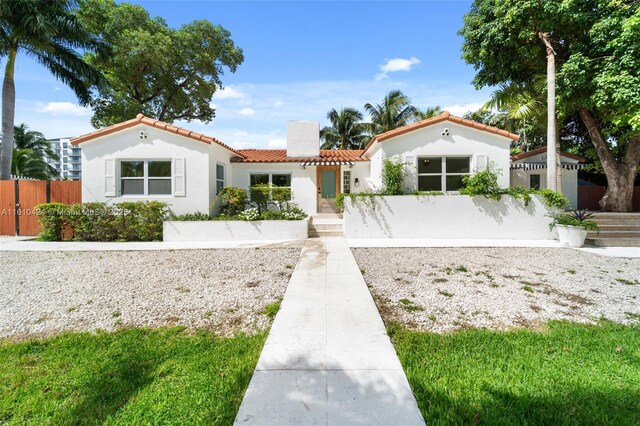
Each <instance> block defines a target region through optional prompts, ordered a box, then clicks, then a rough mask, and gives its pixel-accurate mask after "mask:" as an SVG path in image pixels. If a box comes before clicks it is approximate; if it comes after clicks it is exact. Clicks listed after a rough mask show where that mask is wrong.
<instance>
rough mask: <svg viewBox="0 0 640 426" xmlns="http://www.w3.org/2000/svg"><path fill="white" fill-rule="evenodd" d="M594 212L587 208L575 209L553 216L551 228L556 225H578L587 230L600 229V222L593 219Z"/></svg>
mask: <svg viewBox="0 0 640 426" xmlns="http://www.w3.org/2000/svg"><path fill="white" fill-rule="evenodd" d="M592 216H593V213H589V212H588V211H587V210H573V211H572V212H570V213H562V214H559V215H557V216H554V217H553V222H551V223H550V224H549V228H550V229H553V228H554V227H555V226H556V225H566V226H577V227H579V228H582V229H584V230H585V231H598V230H599V227H598V223H597V222H596V221H595V220H593V219H591V217H592Z"/></svg>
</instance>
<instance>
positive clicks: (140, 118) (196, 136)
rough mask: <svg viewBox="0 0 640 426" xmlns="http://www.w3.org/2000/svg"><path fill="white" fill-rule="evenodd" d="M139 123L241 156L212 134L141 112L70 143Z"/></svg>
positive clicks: (82, 141) (73, 139) (83, 140)
mask: <svg viewBox="0 0 640 426" xmlns="http://www.w3.org/2000/svg"><path fill="white" fill-rule="evenodd" d="M139 124H144V125H147V126H150V127H153V128H156V129H160V130H164V131H166V132H170V133H175V134H177V135H180V136H184V137H186V138H189V139H193V140H196V141H198V142H203V143H206V144H207V145H211V144H212V143H215V144H217V145H220V146H221V147H223V148H225V149H227V150H229V151H231V152H233V153H234V154H236V155H238V156H240V157H242V156H243V155H242V154H241V153H240V152H239V151H237V150H235V149H233V148H231V147H230V146H228V145H226V144H224V143H222V142H221V141H219V140H218V139H216V138H214V137H212V136H207V135H204V134H202V133H198V132H194V131H192V130H187V129H184V128H182V127H178V126H174V125H173V124H169V123H165V122H162V121H160V120H155V119H153V118H149V117H146V116H145V115H143V114H138V115H137V116H136V118H133V119H131V120H127V121H123V122H122V123H118V124H114V125H113V126H109V127H105V128H104V129H100V130H96V131H95V132H91V133H87V134H84V135H82V136H78V137H76V138H72V139H71V144H72V145H79V144H81V143H84V142H87V141H90V140H93V139H97V138H100V137H102V136H107V135H110V134H111V133H115V132H119V131H121V130H125V129H128V128H131V127H133V126H137V125H139Z"/></svg>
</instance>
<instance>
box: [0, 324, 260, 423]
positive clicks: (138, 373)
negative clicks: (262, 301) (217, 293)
mask: <svg viewBox="0 0 640 426" xmlns="http://www.w3.org/2000/svg"><path fill="white" fill-rule="evenodd" d="M265 338H266V333H265V332H261V333H258V334H255V335H252V336H248V335H244V334H238V335H235V336H234V337H230V338H221V337H216V336H215V335H214V334H212V333H210V332H207V331H198V332H195V333H191V332H186V331H183V329H180V328H171V329H166V328H165V329H155V330H151V329H127V330H121V331H118V332H115V333H97V334H89V333H69V334H62V335H59V336H57V337H53V338H49V339H46V340H32V341H25V342H10V341H6V340H5V341H2V340H0V389H2V392H0V423H1V424H86V425H91V424H232V423H233V420H234V418H235V415H236V412H237V410H238V408H239V406H240V402H241V401H242V397H243V395H244V392H245V390H246V388H247V386H248V384H249V380H250V379H251V375H252V373H253V370H254V368H255V364H256V362H257V360H258V357H259V355H260V351H261V349H262V346H263V344H264V341H265Z"/></svg>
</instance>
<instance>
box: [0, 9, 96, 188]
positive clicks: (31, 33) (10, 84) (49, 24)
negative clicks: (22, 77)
mask: <svg viewBox="0 0 640 426" xmlns="http://www.w3.org/2000/svg"><path fill="white" fill-rule="evenodd" d="M76 6H77V2H76V0H39V1H33V0H11V1H5V0H3V1H0V57H4V56H7V63H6V66H5V70H4V81H3V85H2V135H3V138H2V139H3V141H2V149H1V150H0V179H9V178H10V174H11V163H12V162H13V147H14V134H13V131H14V130H13V121H14V116H15V103H16V92H15V84H14V80H13V77H14V74H15V64H16V57H17V55H18V53H25V54H26V55H27V56H30V57H31V58H33V59H35V60H36V61H37V62H39V63H40V64H41V65H43V66H44V67H45V68H47V69H48V70H49V71H50V72H51V73H52V74H53V75H54V76H55V77H56V78H57V79H58V80H61V81H62V82H63V83H65V84H67V85H68V86H69V87H70V88H71V89H72V90H73V91H74V92H75V94H76V96H77V97H78V99H79V101H80V104H82V105H87V104H88V103H89V97H90V88H91V87H92V86H95V85H99V84H102V83H103V81H104V80H103V77H102V75H101V74H100V72H99V71H98V70H96V69H95V68H93V67H92V66H90V65H88V64H87V63H86V62H85V61H84V60H83V59H82V57H81V53H79V52H78V50H79V51H82V52H84V53H86V52H96V53H99V54H103V53H104V52H105V48H104V46H103V45H102V43H101V42H100V41H99V40H98V39H97V38H96V37H95V36H94V35H93V34H91V33H90V32H89V31H87V30H86V29H85V28H84V27H83V26H82V25H80V24H79V22H78V20H77V19H76V17H75V15H74V13H73V9H74V8H75V7H76Z"/></svg>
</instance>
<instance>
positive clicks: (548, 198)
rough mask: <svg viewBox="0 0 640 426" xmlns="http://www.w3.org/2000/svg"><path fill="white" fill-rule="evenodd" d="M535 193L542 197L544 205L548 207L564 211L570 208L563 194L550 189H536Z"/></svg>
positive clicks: (569, 203)
mask: <svg viewBox="0 0 640 426" xmlns="http://www.w3.org/2000/svg"><path fill="white" fill-rule="evenodd" d="M535 193H536V194H538V195H540V196H542V199H543V200H544V203H545V204H546V205H547V206H549V207H555V208H557V209H560V210H565V209H566V208H568V207H570V206H571V202H570V201H569V199H568V198H567V197H565V195H564V194H562V193H560V192H556V191H554V190H552V189H546V188H545V189H538V190H537V191H535Z"/></svg>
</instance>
